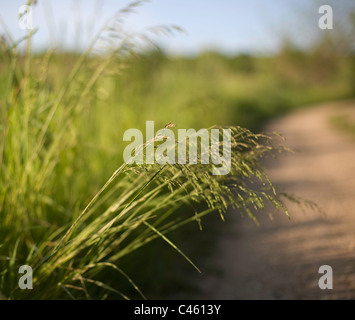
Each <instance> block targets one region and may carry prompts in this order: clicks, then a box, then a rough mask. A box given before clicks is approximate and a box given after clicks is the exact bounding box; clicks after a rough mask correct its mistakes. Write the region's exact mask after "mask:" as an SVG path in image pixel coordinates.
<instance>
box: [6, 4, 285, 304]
mask: <svg viewBox="0 0 355 320" xmlns="http://www.w3.org/2000/svg"><path fill="white" fill-rule="evenodd" d="M141 2H142V1H138V2H135V3H133V4H131V5H129V6H128V7H126V8H124V9H123V10H120V11H119V12H118V13H117V14H116V15H115V16H114V17H113V19H112V20H111V21H110V22H109V23H108V24H106V25H105V26H104V27H103V28H102V29H101V31H100V32H99V34H98V35H97V36H96V37H95V38H94V41H93V42H92V44H91V45H90V46H89V48H88V50H87V51H85V52H84V53H83V54H82V55H81V56H80V57H79V59H78V60H77V61H76V62H75V63H74V64H73V66H72V68H71V70H70V72H69V74H68V76H67V77H66V81H65V82H64V83H63V84H62V86H61V87H60V89H58V90H57V87H56V86H54V85H53V81H51V79H50V78H51V74H50V68H49V65H50V60H51V57H52V54H53V51H50V50H49V51H48V52H46V53H45V54H44V55H41V56H35V55H33V54H32V53H31V36H32V34H28V36H27V37H26V38H25V39H24V41H26V51H25V53H23V52H21V51H19V49H18V44H17V43H15V42H14V41H12V40H11V37H10V35H8V36H7V38H6V42H5V45H4V46H3V47H2V51H1V53H0V54H1V56H2V57H3V58H4V61H5V62H6V63H4V70H3V74H4V75H5V77H2V78H1V81H0V90H1V95H0V117H1V127H0V221H1V222H0V234H1V240H0V292H1V294H0V296H1V297H2V298H4V297H5V298H7V299H23V298H28V299H55V298H56V299H58V298H72V299H81V298H87V299H91V298H95V299H98V298H107V297H109V296H111V295H114V296H117V297H120V298H124V299H128V298H129V297H127V296H126V294H125V293H124V292H121V291H120V286H119V284H120V283H122V282H126V283H129V284H130V285H131V286H132V287H133V288H134V289H135V290H136V291H137V292H138V293H139V294H140V295H141V297H142V298H145V296H144V294H143V293H142V292H141V291H140V289H139V287H138V286H137V285H136V284H135V283H134V282H133V279H132V278H134V276H133V277H132V278H131V277H130V276H129V275H128V273H129V272H127V270H122V269H121V268H120V260H121V259H122V258H123V257H126V256H128V255H129V254H131V253H132V252H134V251H135V250H137V249H138V248H141V247H143V246H144V245H146V244H148V243H150V242H151V241H153V240H154V239H157V238H160V239H162V240H164V241H165V242H166V243H167V244H169V245H170V246H172V247H173V248H174V249H175V250H176V251H177V252H178V253H180V254H181V255H182V256H184V258H185V259H187V261H188V262H190V263H191V265H192V266H193V267H195V268H196V269H198V267H197V266H196V265H194V263H193V262H192V261H191V260H190V258H189V257H187V256H186V255H185V254H184V253H183V252H182V251H181V250H180V249H179V248H178V247H176V246H175V245H174V243H173V242H171V241H170V239H169V232H170V231H172V230H175V229H176V228H179V227H181V226H183V225H184V224H186V223H189V222H193V221H195V222H197V223H200V222H201V219H202V218H203V217H204V216H205V215H207V214H211V213H218V214H219V215H220V216H221V218H222V219H224V215H225V214H226V212H227V210H228V208H230V207H235V208H238V209H239V211H240V213H242V214H243V213H245V214H247V215H248V216H249V217H250V218H252V219H253V220H254V221H255V222H257V219H256V217H255V215H254V214H253V210H263V209H264V207H265V203H266V202H271V203H272V205H273V206H275V207H276V208H278V209H280V210H281V211H283V212H284V213H286V214H288V213H287V210H286V208H285V206H284V204H283V202H282V201H281V200H280V198H279V196H278V195H277V193H276V191H275V189H274V187H273V185H272V183H271V181H270V180H269V178H268V176H267V175H266V174H265V172H264V171H263V169H262V167H261V166H260V160H261V159H262V158H263V157H265V156H266V155H268V154H270V153H272V152H274V151H275V150H277V151H281V149H277V148H274V147H273V146H272V144H271V138H270V137H269V136H267V135H261V134H253V133H252V132H251V131H249V130H247V129H244V128H241V127H230V129H231V132H232V167H231V173H230V174H229V175H228V176H213V175H212V174H211V170H212V167H211V166H209V165H201V164H196V165H178V164H177V165H169V164H166V165H158V164H153V165H147V164H145V165H139V166H136V165H128V164H127V163H123V164H122V165H120V166H118V169H117V170H115V171H114V173H113V174H112V175H111V177H110V178H109V179H108V180H107V181H106V182H105V183H104V184H103V186H102V187H101V188H100V189H98V188H97V186H98V183H97V181H95V175H93V176H94V178H92V175H91V172H92V171H91V169H92V168H93V167H92V162H95V165H97V166H101V167H102V166H105V164H106V162H105V161H106V159H103V158H101V157H98V158H95V159H90V155H91V154H90V152H89V151H88V150H87V148H85V147H83V144H82V142H83V139H82V137H81V134H82V130H83V128H84V126H83V121H85V120H86V119H87V118H86V114H87V113H90V111H91V110H93V109H94V106H95V105H96V103H97V101H98V100H99V99H100V94H99V89H100V86H99V82H100V81H105V79H107V77H109V76H110V74H111V73H112V70H119V72H121V70H122V69H123V68H124V66H125V59H126V57H127V56H128V55H131V54H135V53H136V52H137V47H136V41H137V40H136V39H137V37H135V36H134V37H132V36H131V35H128V34H126V33H125V32H124V31H122V26H123V24H122V23H123V19H124V17H125V15H126V14H128V13H130V12H131V11H132V10H133V9H134V8H135V7H136V6H137V5H139V4H140V3H141ZM173 29H174V28H173ZM152 30H153V31H154V32H157V30H158V31H159V30H161V31H162V32H164V33H168V32H170V31H171V30H172V29H171V28H165V27H164V28H160V29H152ZM107 34H108V35H109V37H107ZM143 38H145V37H140V38H139V39H143ZM102 39H105V43H106V44H107V41H108V40H109V41H108V42H109V44H110V45H109V46H108V45H107V46H106V48H107V47H109V48H110V50H107V51H105V52H104V53H101V54H104V56H105V57H104V58H102V57H101V56H95V55H94V53H95V52H97V51H95V50H96V48H97V47H96V45H97V43H98V41H99V40H102ZM114 39H115V41H113V40H114ZM93 135H95V133H92V135H91V136H93ZM143 148H144V146H143ZM182 206H189V207H191V208H192V210H191V211H192V214H191V215H188V216H180V215H177V212H179V211H178V209H179V208H181V207H182ZM83 208H84V209H83ZM24 264H27V265H30V266H31V267H32V268H33V273H34V279H33V287H34V289H33V290H20V289H19V288H18V278H19V274H18V269H19V266H21V265H24ZM108 269H111V270H113V271H115V272H117V279H108V278H105V277H103V276H102V275H103V274H105V270H108ZM126 272H127V273H126ZM102 279H104V280H102Z"/></svg>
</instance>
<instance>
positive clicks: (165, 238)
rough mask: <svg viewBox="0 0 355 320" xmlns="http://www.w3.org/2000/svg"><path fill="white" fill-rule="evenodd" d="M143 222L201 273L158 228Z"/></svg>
mask: <svg viewBox="0 0 355 320" xmlns="http://www.w3.org/2000/svg"><path fill="white" fill-rule="evenodd" d="M143 223H144V224H145V225H146V226H147V227H148V228H150V229H151V230H152V231H154V232H155V233H156V234H158V235H159V236H160V237H161V238H163V239H164V240H165V241H166V242H167V243H168V244H170V245H171V246H172V247H173V248H174V249H175V250H176V251H177V252H179V253H180V254H181V255H182V256H183V257H184V258H185V259H186V260H187V261H188V262H189V263H190V264H191V265H192V266H193V267H194V268H195V269H196V270H197V271H198V272H199V273H201V271H200V269H199V268H198V267H197V266H196V265H195V264H194V263H193V262H192V261H191V260H190V259H189V257H188V256H187V255H186V254H185V253H183V252H182V251H181V250H180V249H179V248H178V247H177V246H176V245H175V244H173V243H172V242H171V241H170V240H169V239H168V238H167V237H166V236H164V235H163V234H162V233H161V232H160V231H159V230H157V229H155V228H154V227H153V226H152V225H151V224H149V223H148V222H146V221H143Z"/></svg>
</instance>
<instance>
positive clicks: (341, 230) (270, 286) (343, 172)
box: [197, 102, 355, 299]
mask: <svg viewBox="0 0 355 320" xmlns="http://www.w3.org/2000/svg"><path fill="white" fill-rule="evenodd" d="M342 113H344V114H349V116H351V117H354V115H355V102H343V103H331V104H327V105H321V106H317V107H314V108H311V109H303V110H301V111H298V112H296V113H293V114H290V115H288V116H286V117H283V118H281V119H278V120H276V121H274V122H272V123H270V124H269V125H268V127H267V128H266V130H267V131H278V132H281V133H282V134H283V135H284V136H285V137H286V139H287V140H286V142H285V144H286V145H287V146H288V147H290V148H292V149H294V150H297V151H298V152H297V153H294V154H288V155H286V156H281V157H279V158H278V159H277V161H276V162H275V161H273V162H272V163H271V164H270V165H267V167H268V172H269V174H270V177H271V180H272V181H273V182H274V183H275V184H276V185H277V186H279V187H280V188H282V189H285V190H286V191H287V192H289V193H291V194H297V195H299V196H302V197H304V198H307V199H310V200H314V201H315V202H317V203H318V204H319V205H321V206H322V208H323V209H324V210H325V212H326V214H325V215H322V214H321V213H319V212H316V211H311V210H308V209H307V210H305V212H303V211H302V210H300V208H298V207H297V206H294V205H290V206H289V209H290V214H291V216H292V219H291V221H289V220H288V219H287V218H286V216H284V215H282V214H276V215H275V217H274V220H273V221H270V220H269V218H268V217H266V215H264V216H265V217H263V216H260V222H261V226H260V227H256V226H255V224H254V223H253V222H252V221H251V220H250V219H248V218H245V219H242V218H241V217H239V216H238V215H235V216H236V217H235V218H233V219H232V221H230V222H231V223H227V224H226V231H225V232H224V234H223V235H222V237H221V239H220V240H219V242H218V245H217V250H216V254H214V255H213V256H212V257H211V258H210V260H209V262H208V265H210V266H213V268H214V269H210V270H209V268H206V269H208V270H204V272H203V274H202V275H201V276H200V278H199V279H198V282H199V284H200V286H202V293H201V294H200V295H199V296H198V297H197V298H202V299H355V140H353V139H352V138H351V137H350V136H348V135H346V134H344V133H340V132H338V131H337V130H335V129H334V128H333V127H332V126H331V125H330V124H329V118H330V117H332V115H339V114H342ZM321 265H330V266H331V267H332V268H333V290H321V289H320V288H319V287H318V280H319V278H320V277H321V276H322V275H321V274H319V273H318V269H319V267H320V266H321ZM216 270H218V272H216Z"/></svg>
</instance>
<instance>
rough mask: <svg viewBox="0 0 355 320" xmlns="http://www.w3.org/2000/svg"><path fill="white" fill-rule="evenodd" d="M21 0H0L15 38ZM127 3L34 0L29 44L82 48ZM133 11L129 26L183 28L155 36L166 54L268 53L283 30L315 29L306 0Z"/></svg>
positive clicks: (169, 1) (225, 0)
mask: <svg viewBox="0 0 355 320" xmlns="http://www.w3.org/2000/svg"><path fill="white" fill-rule="evenodd" d="M25 2H26V1H25V0H0V16H1V17H2V20H3V21H4V22H5V24H6V25H7V28H8V29H9V31H10V33H11V35H12V36H13V37H14V38H15V39H17V38H20V37H21V36H23V35H24V34H25V32H24V31H23V30H21V29H20V28H19V27H18V9H19V7H20V6H21V5H22V4H24V3H25ZM129 2H131V1H127V0H60V1H59V0H56V1H55V0H38V3H37V5H36V6H35V7H34V9H33V24H34V26H35V27H38V28H39V30H38V32H37V33H36V35H35V38H34V46H35V48H45V47H48V46H56V47H58V46H62V47H66V48H71V49H73V48H84V47H85V46H87V44H88V43H89V40H90V39H91V38H92V36H93V34H94V32H95V30H97V29H98V27H99V26H100V25H102V24H103V23H104V21H105V20H106V19H108V18H109V17H110V16H112V15H113V14H114V13H115V12H116V11H117V10H119V9H121V8H122V7H124V6H125V5H126V4H128V3H129ZM311 2H312V1H311ZM313 2H314V1H313ZM328 2H329V1H328ZM333 2H334V1H333ZM313 4H314V3H313ZM136 11H137V12H136V13H135V14H133V15H131V16H130V17H129V19H128V20H127V24H126V26H127V28H128V29H129V30H131V31H139V30H144V28H146V27H148V26H154V25H162V24H174V25H178V26H180V27H182V28H183V29H184V30H186V32H187V34H179V33H176V34H175V35H174V36H173V37H159V39H158V40H157V41H158V43H159V45H161V46H162V47H163V48H164V49H165V50H167V51H168V52H169V53H172V54H194V53H198V52H200V51H202V50H204V49H218V50H221V51H223V52H226V53H234V52H254V53H258V52H260V53H263V52H273V51H275V50H277V48H278V47H279V44H280V41H281V40H282V39H283V37H285V36H286V35H289V36H291V37H292V38H293V39H294V40H295V41H296V42H297V41H298V42H300V43H302V42H303V43H306V42H307V41H310V39H311V38H312V36H314V35H312V31H314V33H316V32H317V30H316V29H317V26H318V17H319V14H318V12H317V6H310V1H307V0H287V1H285V0H248V1H245V0H151V1H148V2H147V3H145V4H144V5H142V6H141V7H139V8H138V9H137V10H136ZM312 28H313V29H312ZM0 30H1V31H0V32H2V26H1V25H0Z"/></svg>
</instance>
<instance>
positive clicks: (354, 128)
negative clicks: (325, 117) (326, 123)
mask: <svg viewBox="0 0 355 320" xmlns="http://www.w3.org/2000/svg"><path fill="white" fill-rule="evenodd" d="M330 123H331V125H333V126H334V127H335V128H336V129H338V130H339V131H341V132H344V133H346V134H348V135H350V136H351V137H353V138H355V121H354V119H351V118H349V117H348V116H345V115H337V116H333V117H332V118H330Z"/></svg>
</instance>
